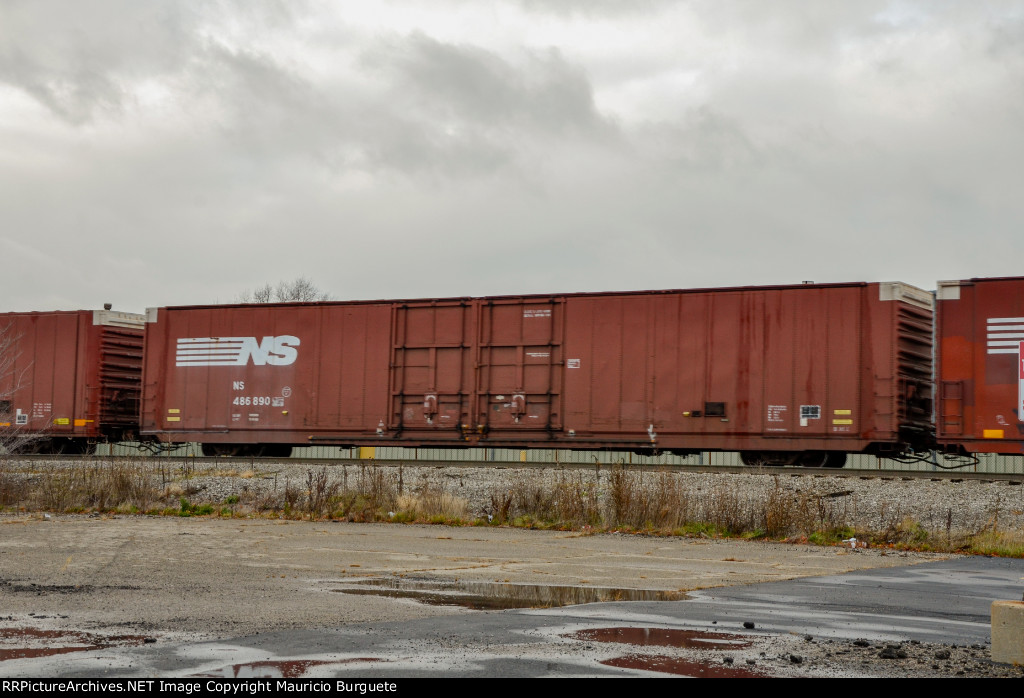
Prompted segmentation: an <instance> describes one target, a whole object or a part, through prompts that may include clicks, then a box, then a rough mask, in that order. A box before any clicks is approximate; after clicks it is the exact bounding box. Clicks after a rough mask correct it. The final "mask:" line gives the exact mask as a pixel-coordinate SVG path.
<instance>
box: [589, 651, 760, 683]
mask: <svg viewBox="0 0 1024 698" xmlns="http://www.w3.org/2000/svg"><path fill="white" fill-rule="evenodd" d="M601 664H604V665H606V666H614V667H620V668H622V669H643V670H644V671H657V672H661V673H662V674H674V675H676V676H692V677H694V678H701V679H764V678H768V674H762V673H761V672H759V671H755V670H753V669H744V668H742V667H736V666H732V665H729V664H719V663H714V664H713V663H710V662H700V661H693V660H690V659H680V658H678V657H661V656H657V655H629V656H626V657H615V658H613V659H605V660H603V661H602V662H601Z"/></svg>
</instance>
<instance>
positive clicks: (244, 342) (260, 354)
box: [175, 334, 301, 366]
mask: <svg viewBox="0 0 1024 698" xmlns="http://www.w3.org/2000/svg"><path fill="white" fill-rule="evenodd" d="M300 344H301V341H300V340H299V338H298V337H296V336H294V335H290V334H282V335H278V336H276V337H263V338H261V339H257V338H256V337H183V338H181V339H179V340H178V346H177V352H176V353H175V365H176V366H245V365H247V364H249V363H252V365H253V366H268V365H269V366H289V365H291V364H293V363H295V359H297V358H298V356H299V351H298V349H296V347H298V346H299V345H300Z"/></svg>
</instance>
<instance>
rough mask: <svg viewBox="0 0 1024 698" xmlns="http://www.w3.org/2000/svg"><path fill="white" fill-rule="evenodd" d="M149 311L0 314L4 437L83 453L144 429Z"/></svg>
mask: <svg viewBox="0 0 1024 698" xmlns="http://www.w3.org/2000/svg"><path fill="white" fill-rule="evenodd" d="M144 325H145V317H144V316H142V315H138V314H132V313H121V312H114V311H111V310H77V311H56V312H33V313H4V314H0V345H2V347H0V435H3V437H4V438H3V441H4V442H5V443H6V445H8V446H9V447H12V449H17V448H20V449H21V450H31V451H35V452H64V453H85V452H89V451H91V450H93V448H94V446H95V443H96V442H97V441H116V440H121V439H124V438H130V437H132V436H134V434H135V433H136V432H137V430H138V421H139V418H138V412H139V396H140V392H141V377H142V341H143V327H144Z"/></svg>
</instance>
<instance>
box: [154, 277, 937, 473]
mask: <svg viewBox="0 0 1024 698" xmlns="http://www.w3.org/2000/svg"><path fill="white" fill-rule="evenodd" d="M931 330H932V296H931V294H930V293H927V292H925V291H921V290H920V289H916V288H913V287H911V286H907V285H905V284H900V283H886V284H878V283H850V284H817V285H798V286H776V287H743V288H725V289H711V290H683V291H646V292H632V293H593V294H565V295H551V296H540V295H534V296H516V297H490V298H450V299H427V300H403V301H385V302H347V303H318V304H274V305H241V306H239V305H234V306H231V305H221V306H192V307H178V308H159V309H151V310H150V311H148V323H147V328H146V361H145V368H144V378H143V382H144V389H143V410H142V424H141V431H142V433H143V434H145V435H150V436H153V437H156V438H159V439H161V440H163V441H169V442H182V441H200V442H203V443H204V451H206V452H209V453H248V454H252V453H256V454H264V455H284V454H285V453H287V452H288V450H289V447H290V446H291V445H309V444H337V445H343V446H350V445H373V444H376V445H382V444H385V443H387V444H392V445H406V446H459V445H461V446H478V445H490V446H495V447H513V448H530V447H544V448H551V447H558V448H578V449H617V450H623V449H625V450H635V451H638V452H643V453H649V452H652V451H658V450H664V451H672V452H675V453H690V452H695V451H700V450H728V451H741V452H742V453H743V456H744V460H745V461H746V462H749V463H754V462H757V463H768V464H786V463H802V464H805V465H826V466H841V465H842V463H843V462H844V460H845V456H844V455H843V454H845V453H847V452H869V453H879V454H887V453H898V452H902V451H904V450H906V449H908V448H924V447H926V445H927V442H928V439H929V434H930V433H931V429H932V425H931V397H932V395H931V387H930V386H931Z"/></svg>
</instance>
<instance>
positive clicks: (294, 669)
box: [193, 657, 381, 679]
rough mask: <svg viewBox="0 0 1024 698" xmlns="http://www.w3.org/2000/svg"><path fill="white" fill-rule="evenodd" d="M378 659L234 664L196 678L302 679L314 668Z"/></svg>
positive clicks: (303, 660)
mask: <svg viewBox="0 0 1024 698" xmlns="http://www.w3.org/2000/svg"><path fill="white" fill-rule="evenodd" d="M379 661H381V660H380V659H377V658H376V657H356V658H354V659H323V660H318V659H289V660H287V661H284V660H282V661H273V660H268V661H264V662H250V663H248V664H232V665H231V666H226V667H223V668H221V669H218V670H216V671H212V672H210V673H205V674H194V675H193V676H195V677H203V678H225V679H301V678H304V677H305V674H306V672H307V671H308V670H309V669H310V668H312V667H318V666H324V665H328V664H355V663H357V662H379Z"/></svg>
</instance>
